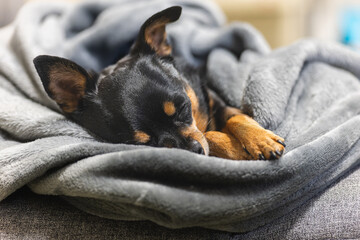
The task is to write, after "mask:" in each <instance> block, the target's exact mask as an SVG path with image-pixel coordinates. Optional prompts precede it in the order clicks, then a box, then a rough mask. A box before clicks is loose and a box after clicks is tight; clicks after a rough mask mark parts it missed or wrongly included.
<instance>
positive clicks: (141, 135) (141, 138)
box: [134, 131, 150, 143]
mask: <svg viewBox="0 0 360 240" xmlns="http://www.w3.org/2000/svg"><path fill="white" fill-rule="evenodd" d="M134 139H135V141H137V142H140V143H147V142H148V141H150V136H149V134H147V133H145V132H143V131H135V133H134Z"/></svg>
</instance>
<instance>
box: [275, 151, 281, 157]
mask: <svg viewBox="0 0 360 240" xmlns="http://www.w3.org/2000/svg"><path fill="white" fill-rule="evenodd" d="M275 153H276V154H277V155H278V156H281V155H282V154H283V153H282V152H279V150H276V151H275Z"/></svg>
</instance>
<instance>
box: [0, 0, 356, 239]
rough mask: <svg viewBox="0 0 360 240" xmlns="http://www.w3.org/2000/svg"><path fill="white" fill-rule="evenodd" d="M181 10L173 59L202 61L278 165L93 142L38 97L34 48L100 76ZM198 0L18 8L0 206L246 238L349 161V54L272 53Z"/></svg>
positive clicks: (2, 141)
mask: <svg viewBox="0 0 360 240" xmlns="http://www.w3.org/2000/svg"><path fill="white" fill-rule="evenodd" d="M172 5H181V6H183V15H182V17H181V20H180V21H179V22H177V23H175V24H172V25H170V26H169V27H168V33H169V36H170V40H171V42H172V44H173V46H174V51H175V53H176V54H178V55H182V56H183V57H184V58H185V59H186V60H187V61H188V62H189V63H190V64H192V65H194V66H200V65H202V64H206V66H207V72H208V74H209V76H210V78H211V81H210V85H211V86H212V88H213V89H215V90H216V91H217V92H218V93H219V94H220V95H221V96H222V97H223V98H224V99H225V100H226V101H227V102H228V103H229V104H230V105H233V106H236V107H239V108H241V109H243V110H244V111H245V112H247V113H249V114H251V115H252V116H253V117H254V118H255V119H256V120H257V121H258V122H259V123H260V124H261V125H262V126H264V127H266V128H269V129H271V130H273V131H274V132H275V133H277V134H278V135H280V136H282V137H284V138H285V139H286V143H287V151H286V154H285V155H284V156H283V157H282V158H281V159H279V160H276V161H231V160H225V159H220V158H215V157H207V156H200V155H197V154H193V153H191V152H188V151H184V150H176V149H161V148H151V147H139V146H132V145H125V144H109V143H101V142H98V141H96V140H95V139H93V138H92V137H91V136H90V135H89V134H88V133H87V132H86V131H85V130H84V129H82V128H81V127H80V126H78V125H77V124H75V123H73V122H71V121H68V120H67V119H66V118H65V117H64V116H63V115H61V113H60V111H59V109H58V108H57V106H56V105H55V104H54V102H52V101H51V100H50V99H49V98H48V97H47V95H46V93H45V92H44V90H43V88H42V86H41V82H40V79H39V78H38V76H37V74H36V72H35V69H34V67H33V64H32V59H33V58H34V57H35V56H37V55H38V54H50V55H58V56H64V57H67V58H70V59H72V60H74V61H76V62H77V63H79V64H81V65H82V66H84V67H86V68H89V69H90V68H91V69H94V70H100V69H101V68H103V67H104V66H106V65H108V64H110V63H113V62H114V61H116V60H117V59H118V58H120V57H121V56H123V55H124V54H126V53H127V51H128V50H129V46H130V45H131V42H132V41H133V40H134V38H135V37H136V34H137V31H138V29H139V26H140V25H141V24H142V22H143V21H144V20H145V19H146V18H147V17H149V16H150V15H152V14H153V13H155V12H157V11H159V10H162V9H164V8H166V7H169V6H172ZM224 22H225V20H224V16H223V15H222V13H221V12H220V11H219V10H218V8H217V7H216V6H215V5H213V4H212V3H211V2H209V1H201V0H199V1H189V0H167V1H166V0H154V1H149V0H142V1H127V0H122V1H113V2H111V1H109V2H102V3H95V2H93V3H91V2H85V3H82V4H80V5H75V6H74V5H72V4H55V3H42V4H41V3H37V4H31V5H27V6H26V7H25V8H23V9H22V11H21V12H20V13H19V15H18V17H17V19H16V21H15V22H14V23H13V24H12V25H10V26H9V27H7V28H3V29H1V30H0V200H2V199H4V198H6V197H7V196H9V195H10V194H11V193H13V192H14V191H15V190H17V189H19V188H20V187H22V186H24V185H28V186H30V188H31V189H32V191H34V192H36V193H39V194H51V195H60V196H63V197H64V198H66V199H67V200H68V201H69V202H70V203H72V204H74V205H75V206H77V207H78V208H80V209H82V210H84V211H86V212H89V213H92V214H95V215H98V216H102V217H106V218H111V219H124V220H151V221H153V222H155V223H158V224H160V225H163V226H166V227H170V228H182V227H190V226H200V227H205V228H210V229H218V230H225V231H232V232H244V231H250V230H252V229H255V228H257V227H259V226H261V225H264V224H267V223H270V222H271V221H273V220H274V219H276V218H278V217H280V216H283V215H286V214H287V213H289V212H290V211H291V210H293V209H294V208H296V207H297V206H299V205H301V204H303V203H304V202H305V201H307V200H309V199H310V198H313V197H314V196H316V195H317V194H318V193H321V192H322V191H323V190H324V189H326V188H327V187H328V186H329V185H331V184H332V183H333V182H334V181H335V180H337V179H338V178H340V177H341V176H344V175H345V174H346V173H347V172H349V171H350V170H353V169H354V168H356V167H357V166H358V165H359V162H360V141H359V138H360V115H359V113H360V81H359V78H360V67H359V63H360V55H358V54H356V53H354V52H352V51H350V50H348V49H346V48H345V47H342V46H340V45H336V44H330V43H319V42H316V41H313V40H303V41H300V42H297V43H295V44H293V45H291V46H288V47H284V48H282V49H278V50H276V51H270V49H269V47H268V45H267V43H266V41H265V40H264V39H263V37H262V36H261V35H260V34H259V33H258V32H257V31H256V30H255V29H253V28H252V27H251V26H249V25H247V24H244V23H234V24H232V25H229V26H225V25H224Z"/></svg>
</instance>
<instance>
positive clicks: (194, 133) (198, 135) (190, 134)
mask: <svg viewBox="0 0 360 240" xmlns="http://www.w3.org/2000/svg"><path fill="white" fill-rule="evenodd" d="M181 134H182V135H183V136H184V137H186V138H192V139H194V140H196V141H198V142H199V143H200V144H201V146H202V147H203V149H204V152H205V155H208V154H209V145H208V143H207V141H206V138H205V136H204V134H203V133H202V132H201V131H200V130H199V129H198V128H197V127H196V125H195V123H193V124H192V125H191V126H189V127H187V128H184V129H183V130H182V131H181Z"/></svg>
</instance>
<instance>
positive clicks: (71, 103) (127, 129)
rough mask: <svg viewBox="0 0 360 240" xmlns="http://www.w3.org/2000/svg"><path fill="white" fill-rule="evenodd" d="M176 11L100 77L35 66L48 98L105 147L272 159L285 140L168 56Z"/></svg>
mask: <svg viewBox="0 0 360 240" xmlns="http://www.w3.org/2000/svg"><path fill="white" fill-rule="evenodd" d="M180 14H181V7H171V8H168V9H165V10H164V11H162V12H159V13H157V14H155V15H153V16H152V17H151V18H149V19H148V20H147V21H146V22H145V23H144V24H143V25H142V27H141V29H140V32H139V35H138V38H137V40H136V41H135V43H134V45H133V46H132V48H131V50H130V53H129V54H128V55H127V56H125V57H124V58H122V59H120V60H119V61H118V62H117V63H116V64H114V65H111V66H109V67H107V68H106V69H104V70H103V71H102V72H101V73H100V74H95V73H90V72H87V71H86V70H84V69H83V68H82V67H80V66H79V65H77V64H76V63H74V62H72V61H70V60H67V59H63V58H59V57H53V56H45V55H43V56H38V57H36V58H35V59H34V64H35V67H36V69H37V72H38V74H39V76H40V78H41V80H42V83H43V85H44V88H45V90H46V92H47V93H48V95H49V96H50V97H51V98H52V99H53V100H55V101H56V102H57V104H58V105H59V106H60V108H61V109H62V111H63V112H64V114H65V115H66V116H67V117H68V118H70V119H72V120H73V121H75V122H76V123H78V124H80V125H82V126H83V127H84V128H86V129H87V130H88V131H90V132H91V133H92V134H93V135H95V136H96V137H98V138H99V139H101V140H103V141H108V142H113V143H129V144H145V145H149V146H154V147H169V148H181V149H187V150H189V151H192V152H195V153H199V154H206V155H208V154H210V155H214V156H218V157H223V158H229V159H277V158H279V157H280V156H281V155H282V154H283V151H284V146H285V145H284V139H282V138H281V137H278V136H276V135H275V134H273V133H272V132H271V131H268V130H265V129H263V128H262V127H261V126H260V125H259V124H258V123H257V122H255V121H254V120H253V119H252V118H250V117H249V116H247V115H245V114H242V113H241V111H240V110H238V109H236V108H232V107H229V106H227V105H226V104H225V103H224V102H223V101H222V100H221V99H220V98H219V97H218V96H217V95H216V94H215V93H214V92H213V91H211V90H210V89H209V88H208V87H207V85H206V79H204V78H201V76H200V74H198V71H196V70H194V69H191V68H190V67H189V66H187V65H186V64H185V63H184V61H182V60H181V59H178V58H176V57H175V56H172V48H171V46H170V45H169V44H168V41H167V39H166V32H165V26H166V24H167V23H170V22H174V21H176V20H177V19H178V18H179V17H180Z"/></svg>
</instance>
